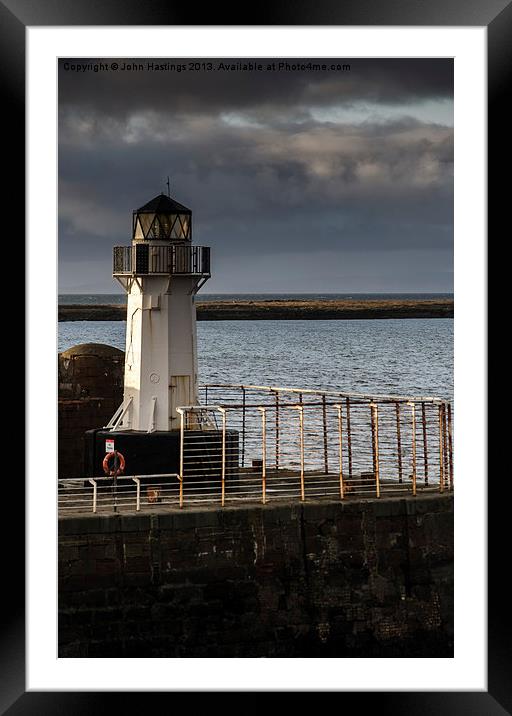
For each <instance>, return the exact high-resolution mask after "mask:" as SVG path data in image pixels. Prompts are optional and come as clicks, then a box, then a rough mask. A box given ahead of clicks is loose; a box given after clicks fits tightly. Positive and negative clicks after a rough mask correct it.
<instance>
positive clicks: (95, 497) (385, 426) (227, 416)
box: [59, 384, 453, 513]
mask: <svg viewBox="0 0 512 716" xmlns="http://www.w3.org/2000/svg"><path fill="white" fill-rule="evenodd" d="M200 395H201V397H202V398H203V400H204V402H203V404H202V405H197V406H185V407H182V408H179V409H178V413H179V414H180V418H181V421H180V423H181V425H180V453H179V471H178V473H177V474H169V475H146V476H142V475H140V476H131V477H119V478H117V480H118V485H117V487H116V490H114V486H113V484H112V478H94V479H92V480H89V481H87V480H59V511H61V512H64V511H67V512H68V513H69V512H72V511H73V510H82V511H84V510H86V511H91V510H92V511H98V510H100V509H107V510H112V509H115V510H118V509H119V510H121V509H124V510H127V509H128V510H134V509H136V510H141V509H142V510H148V509H154V508H155V507H158V506H162V505H169V506H174V507H181V508H183V507H186V506H187V505H189V506H192V505H197V504H204V505H208V504H212V505H216V506H219V507H223V506H225V505H228V504H237V503H241V502H260V503H263V504H267V503H269V502H275V501H278V500H299V501H304V500H321V499H339V500H346V499H353V498H381V497H382V496H387V495H389V496H392V495H397V496H399V495H412V496H416V495H417V494H419V493H422V492H427V491H439V492H441V493H444V492H446V493H449V492H450V491H451V490H453V425H452V417H453V416H452V408H451V404H450V402H448V401H446V400H443V399H441V398H435V397H425V396H423V397H412V396H392V395H367V394H356V393H343V392H335V391H320V390H306V389H304V390H300V389H292V388H278V387H272V386H251V385H211V384H210V385H205V386H203V387H202V388H201V389H200ZM155 480H156V483H155ZM137 481H138V482H137ZM153 483H155V484H153ZM155 485H156V486H155ZM121 488H122V489H121ZM142 488H144V489H142ZM148 491H149V492H148ZM151 491H152V492H151ZM93 507H94V509H93Z"/></svg>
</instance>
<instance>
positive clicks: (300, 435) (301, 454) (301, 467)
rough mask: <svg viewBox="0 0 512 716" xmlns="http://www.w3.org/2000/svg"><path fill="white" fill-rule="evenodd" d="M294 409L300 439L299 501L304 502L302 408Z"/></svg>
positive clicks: (300, 406) (301, 406)
mask: <svg viewBox="0 0 512 716" xmlns="http://www.w3.org/2000/svg"><path fill="white" fill-rule="evenodd" d="M295 409H296V410H298V411H299V439H300V499H301V501H302V502H304V499H305V489H304V406H303V405H296V406H295Z"/></svg>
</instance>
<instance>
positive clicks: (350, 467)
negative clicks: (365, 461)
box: [345, 398, 352, 480]
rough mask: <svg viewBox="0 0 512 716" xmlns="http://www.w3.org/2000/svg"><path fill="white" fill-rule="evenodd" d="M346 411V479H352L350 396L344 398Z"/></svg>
mask: <svg viewBox="0 0 512 716" xmlns="http://www.w3.org/2000/svg"><path fill="white" fill-rule="evenodd" d="M345 406H346V412H347V455H348V479H349V480H351V479H352V432H351V430H350V398H347V399H346V400H345Z"/></svg>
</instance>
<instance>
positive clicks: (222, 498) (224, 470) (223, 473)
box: [218, 408, 226, 507]
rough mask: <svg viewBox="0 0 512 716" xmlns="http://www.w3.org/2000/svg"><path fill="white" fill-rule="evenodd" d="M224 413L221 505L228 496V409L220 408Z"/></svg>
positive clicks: (222, 413)
mask: <svg viewBox="0 0 512 716" xmlns="http://www.w3.org/2000/svg"><path fill="white" fill-rule="evenodd" d="M218 410H219V412H220V413H221V415H222V463H221V478H220V479H221V506H222V507H224V502H225V497H226V409H225V408H218Z"/></svg>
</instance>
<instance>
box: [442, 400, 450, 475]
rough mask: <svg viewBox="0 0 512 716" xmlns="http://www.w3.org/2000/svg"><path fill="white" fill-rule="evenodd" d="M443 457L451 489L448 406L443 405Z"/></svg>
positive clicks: (445, 473) (445, 472)
mask: <svg viewBox="0 0 512 716" xmlns="http://www.w3.org/2000/svg"><path fill="white" fill-rule="evenodd" d="M443 455H444V475H445V481H446V483H447V486H448V487H449V485H450V483H449V479H450V468H449V458H448V417H447V404H446V403H443Z"/></svg>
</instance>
